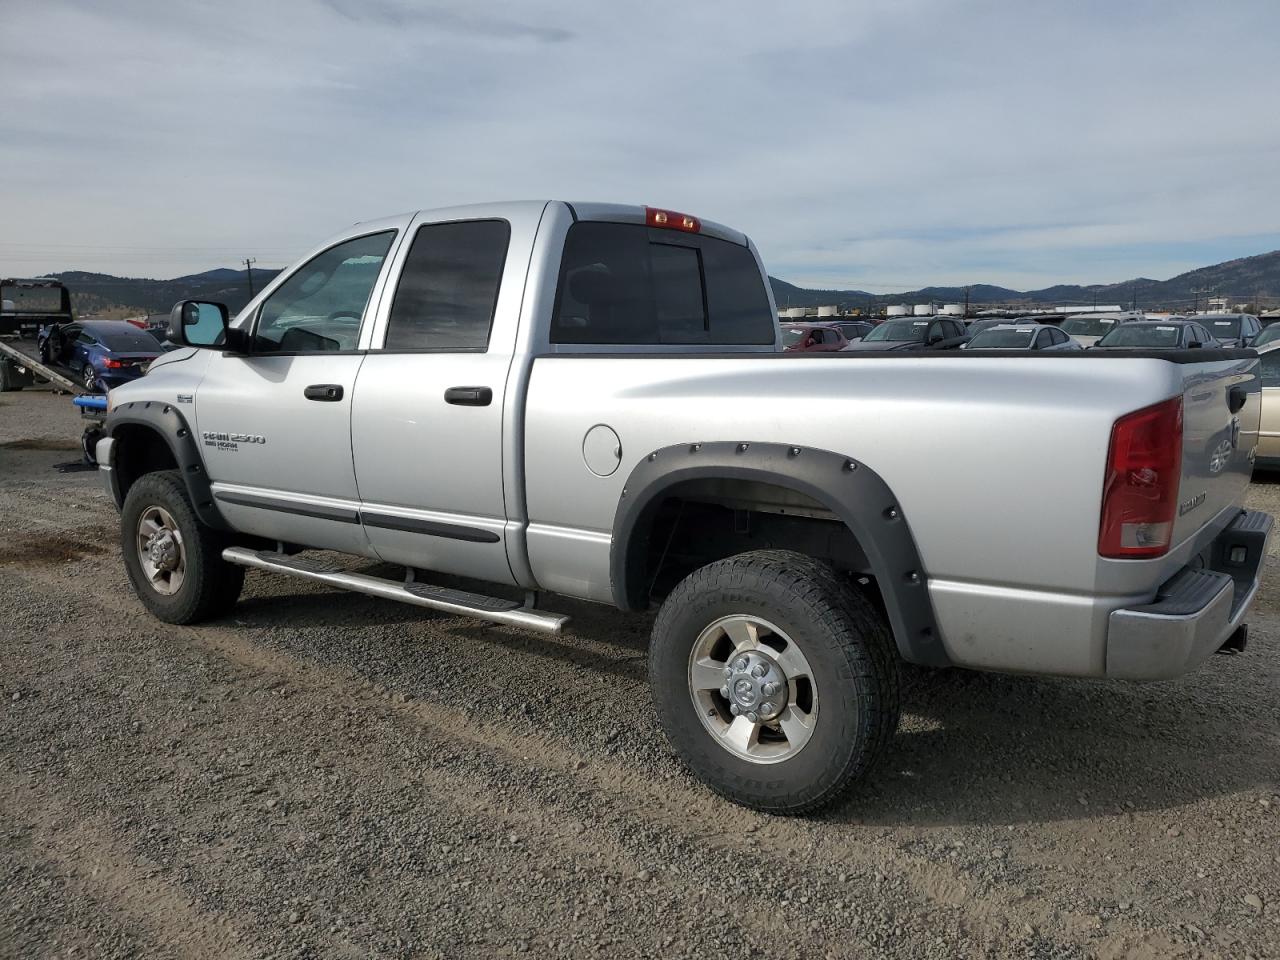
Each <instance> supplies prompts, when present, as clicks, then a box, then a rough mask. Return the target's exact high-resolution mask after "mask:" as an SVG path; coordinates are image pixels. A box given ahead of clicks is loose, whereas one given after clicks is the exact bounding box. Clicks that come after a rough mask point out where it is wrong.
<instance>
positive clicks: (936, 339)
mask: <svg viewBox="0 0 1280 960" xmlns="http://www.w3.org/2000/svg"><path fill="white" fill-rule="evenodd" d="M942 341H943V336H942V334H940V333H931V334H929V346H931V347H932V346H933V345H934V344H935V343H941V342H942Z"/></svg>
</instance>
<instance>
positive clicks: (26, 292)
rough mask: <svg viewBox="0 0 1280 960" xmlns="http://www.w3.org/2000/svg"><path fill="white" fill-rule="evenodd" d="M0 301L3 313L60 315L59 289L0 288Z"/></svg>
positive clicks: (4, 286)
mask: <svg viewBox="0 0 1280 960" xmlns="http://www.w3.org/2000/svg"><path fill="white" fill-rule="evenodd" d="M0 301H3V303H4V307H3V310H4V312H5V313H10V312H12V313H61V312H62V288H61V287H23V286H17V285H14V284H4V285H3V286H0Z"/></svg>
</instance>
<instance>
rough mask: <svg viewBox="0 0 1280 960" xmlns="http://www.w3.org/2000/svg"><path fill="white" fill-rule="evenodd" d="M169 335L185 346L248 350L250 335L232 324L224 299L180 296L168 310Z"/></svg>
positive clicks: (237, 351)
mask: <svg viewBox="0 0 1280 960" xmlns="http://www.w3.org/2000/svg"><path fill="white" fill-rule="evenodd" d="M167 335H168V338H169V339H170V340H172V341H173V342H174V343H177V344H181V345H182V346H184V347H206V348H212V349H215V350H217V349H226V350H231V351H233V352H236V353H244V352H247V346H248V344H247V342H246V341H247V339H248V338H247V337H246V336H245V334H244V332H243V331H241V330H234V329H232V327H231V317H230V315H229V313H228V312H227V306H226V304H224V303H212V302H210V301H207V300H179V301H178V302H177V303H175V304H174V305H173V310H172V311H170V313H169V330H168V334H167Z"/></svg>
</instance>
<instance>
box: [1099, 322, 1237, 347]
mask: <svg viewBox="0 0 1280 960" xmlns="http://www.w3.org/2000/svg"><path fill="white" fill-rule="evenodd" d="M1222 346H1223V344H1221V343H1219V342H1218V341H1217V340H1215V339H1214V337H1213V334H1211V333H1210V332H1209V331H1208V330H1206V329H1205V328H1204V327H1203V326H1201V325H1200V324H1199V323H1198V322H1197V321H1195V320H1186V319H1182V320H1143V321H1141V322H1139V323H1125V324H1121V325H1120V326H1118V327H1113V328H1112V329H1111V332H1110V333H1108V334H1106V335H1105V336H1103V337H1102V339H1101V340H1099V341H1098V342H1097V343H1095V344H1094V345H1093V346H1092V347H1090V348H1089V349H1090V350H1195V349H1199V348H1200V347H1217V348H1221V347H1222Z"/></svg>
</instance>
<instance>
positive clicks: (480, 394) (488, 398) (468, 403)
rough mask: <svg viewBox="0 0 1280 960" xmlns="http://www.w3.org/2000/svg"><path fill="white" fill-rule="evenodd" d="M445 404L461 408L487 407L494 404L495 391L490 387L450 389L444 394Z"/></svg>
mask: <svg viewBox="0 0 1280 960" xmlns="http://www.w3.org/2000/svg"><path fill="white" fill-rule="evenodd" d="M444 402H445V403H453V404H456V405H458V406H460V407H487V406H488V405H489V404H491V403H493V391H492V390H490V389H489V388H488V387H450V388H449V389H448V390H446V391H445V392H444Z"/></svg>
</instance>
